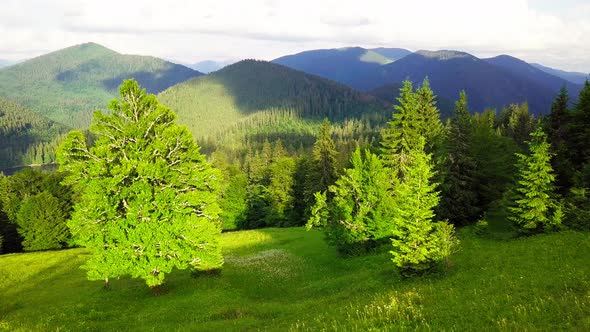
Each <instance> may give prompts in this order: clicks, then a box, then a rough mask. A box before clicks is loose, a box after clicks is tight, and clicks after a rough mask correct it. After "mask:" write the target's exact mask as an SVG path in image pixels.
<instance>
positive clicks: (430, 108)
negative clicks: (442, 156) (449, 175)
mask: <svg viewBox="0 0 590 332" xmlns="http://www.w3.org/2000/svg"><path fill="white" fill-rule="evenodd" d="M398 102H399V105H395V106H394V108H395V112H394V114H393V119H392V120H391V121H389V122H388V123H387V128H386V129H385V130H383V132H382V134H381V135H382V140H381V157H382V159H383V163H384V164H385V165H386V166H387V167H390V168H391V169H392V170H393V173H392V180H391V181H394V182H395V181H396V179H399V181H403V179H404V176H405V173H406V172H407V167H408V163H409V152H410V151H411V150H413V149H416V148H417V147H418V146H419V143H418V142H419V140H420V137H424V138H425V139H426V143H425V144H426V150H427V151H428V152H429V153H431V152H434V151H436V152H437V153H438V152H439V150H440V149H441V146H440V145H441V143H442V141H441V138H442V134H443V126H442V123H441V121H440V117H439V112H438V109H437V108H436V102H435V96H434V93H433V92H432V90H431V89H430V84H429V83H428V80H427V79H425V80H424V82H423V83H422V87H420V88H418V89H417V90H416V91H415V92H414V89H413V87H412V83H411V82H409V81H404V83H403V86H402V87H401V89H400V96H399V97H398ZM438 156H439V154H437V158H436V160H437V162H439V161H440V160H439V158H438Z"/></svg>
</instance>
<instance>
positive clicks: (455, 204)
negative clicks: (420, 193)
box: [439, 91, 479, 226]
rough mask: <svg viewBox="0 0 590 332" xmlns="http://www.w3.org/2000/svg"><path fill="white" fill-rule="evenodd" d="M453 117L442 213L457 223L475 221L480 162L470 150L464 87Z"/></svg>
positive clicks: (469, 124)
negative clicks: (477, 174) (477, 175)
mask: <svg viewBox="0 0 590 332" xmlns="http://www.w3.org/2000/svg"><path fill="white" fill-rule="evenodd" d="M454 115H455V116H454V117H453V119H451V120H450V130H449V136H448V143H447V149H448V158H447V162H446V168H447V176H446V178H445V183H444V185H443V186H442V188H441V189H442V200H441V204H440V205H441V207H440V210H439V211H440V213H439V214H440V217H441V218H442V219H448V220H449V221H451V222H452V223H453V224H454V225H456V226H463V225H467V224H468V223H470V222H472V221H473V220H474V219H475V218H476V217H477V214H478V212H479V209H478V208H477V187H476V186H477V184H476V171H477V165H476V163H475V160H474V159H473V157H472V156H471V154H470V152H471V151H470V150H471V144H472V140H473V137H472V125H471V114H470V113H469V109H468V107H467V95H466V93H465V91H461V93H460V95H459V100H458V101H457V102H456V103H455V111H454Z"/></svg>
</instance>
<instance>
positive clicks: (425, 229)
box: [391, 138, 457, 274]
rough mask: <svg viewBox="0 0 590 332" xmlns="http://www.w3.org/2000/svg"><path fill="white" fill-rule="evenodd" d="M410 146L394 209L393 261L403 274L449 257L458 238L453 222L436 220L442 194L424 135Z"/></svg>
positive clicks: (416, 270)
mask: <svg viewBox="0 0 590 332" xmlns="http://www.w3.org/2000/svg"><path fill="white" fill-rule="evenodd" d="M418 142H419V145H418V147H417V148H415V149H412V150H410V153H409V158H410V163H409V167H408V171H407V174H406V177H405V180H404V181H402V182H401V183H400V184H398V186H397V187H396V196H395V199H394V200H395V201H394V205H393V206H394V213H393V220H392V221H393V238H392V240H391V241H392V245H393V250H392V251H391V254H392V255H393V259H392V260H393V262H394V263H395V264H396V266H397V267H399V268H400V269H401V270H402V273H403V274H416V273H418V274H419V273H422V272H423V271H426V270H429V269H431V268H432V267H434V266H435V265H436V264H437V263H439V262H441V261H442V260H444V259H446V258H447V257H448V256H449V255H450V254H451V253H452V250H453V248H454V247H455V246H456V244H457V242H456V240H455V239H454V237H453V226H452V225H449V224H447V223H445V222H439V223H434V222H433V218H434V209H435V208H436V206H437V205H438V203H439V200H440V194H439V192H438V191H436V186H437V184H436V183H432V182H431V179H432V177H433V176H434V174H433V171H432V167H433V166H432V164H431V155H430V154H427V153H425V152H424V148H423V146H424V139H423V138H421V139H420V140H419V141H418Z"/></svg>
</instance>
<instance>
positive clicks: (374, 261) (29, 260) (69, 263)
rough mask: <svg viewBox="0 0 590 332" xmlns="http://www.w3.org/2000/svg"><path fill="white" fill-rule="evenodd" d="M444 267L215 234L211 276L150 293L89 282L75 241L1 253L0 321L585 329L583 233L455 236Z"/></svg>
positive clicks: (1, 324) (128, 282)
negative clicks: (220, 264)
mask: <svg viewBox="0 0 590 332" xmlns="http://www.w3.org/2000/svg"><path fill="white" fill-rule="evenodd" d="M458 236H459V238H460V240H461V250H460V251H459V252H458V253H457V254H455V255H454V256H453V257H452V260H451V261H450V262H449V263H448V268H447V270H446V272H444V273H438V274H432V275H429V276H426V277H421V278H413V279H403V278H401V277H400V276H399V274H398V273H397V272H396V271H395V270H394V267H393V264H392V263H391V261H390V257H389V254H388V253H387V250H388V248H383V249H382V250H380V251H377V252H374V253H371V254H368V255H365V256H358V257H351V258H343V257H339V256H338V255H337V254H336V252H335V251H334V249H333V248H331V247H329V246H327V245H326V244H325V243H324V241H323V239H322V234H321V232H319V231H313V230H312V231H309V232H308V231H306V230H305V229H303V228H287V229H262V230H253V231H240V232H230V233H224V234H223V243H224V256H225V265H224V268H223V271H222V273H221V275H217V276H215V275H201V276H198V277H191V275H190V273H189V272H188V271H175V272H174V273H172V274H171V275H169V276H168V279H167V285H166V290H165V292H164V293H163V294H160V295H158V296H156V295H154V294H152V292H151V291H150V290H149V289H148V288H147V286H145V284H144V283H143V281H141V280H134V279H129V278H121V279H120V280H114V281H113V282H112V288H111V289H110V290H104V289H103V288H102V282H99V281H88V280H86V277H85V271H84V270H81V269H80V268H79V266H80V265H81V264H82V263H83V262H84V261H85V259H86V258H87V252H86V251H85V250H84V249H71V250H62V251H48V252H36V253H26V254H10V255H4V256H0V331H247V330H268V331H318V330H327V331H371V330H374V331H388V330H390V331H399V330H432V331H444V330H446V331H451V330H457V331H468V330H471V331H474V330H477V331H482V330H491V331H493V330H509V331H538V330H544V331H555V330H578V331H580V330H590V278H589V277H588V276H590V264H588V263H589V262H590V234H588V233H578V232H562V233H555V234H548V235H538V236H534V237H529V238H521V239H511V240H499V239H492V238H482V237H478V236H476V235H475V234H474V231H473V229H471V228H465V229H462V230H460V232H459V234H458Z"/></svg>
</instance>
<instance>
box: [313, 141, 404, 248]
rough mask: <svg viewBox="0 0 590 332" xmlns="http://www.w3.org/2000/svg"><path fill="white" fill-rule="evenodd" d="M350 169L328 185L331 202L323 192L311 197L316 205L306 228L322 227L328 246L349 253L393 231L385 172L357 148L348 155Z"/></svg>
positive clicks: (376, 160)
mask: <svg viewBox="0 0 590 332" xmlns="http://www.w3.org/2000/svg"><path fill="white" fill-rule="evenodd" d="M351 164H352V167H351V168H348V169H346V170H344V174H343V175H342V176H341V177H340V178H339V179H338V180H337V181H336V183H335V184H334V185H332V186H330V189H329V190H330V192H331V193H332V197H333V198H332V199H328V198H327V196H326V193H325V192H317V193H316V194H315V198H316V204H315V205H314V206H313V207H312V209H311V210H312V214H311V217H310V219H309V221H308V224H307V226H308V228H309V227H312V226H320V227H323V228H324V231H325V233H326V237H327V240H328V242H329V243H331V244H334V245H336V246H337V248H338V249H339V251H340V252H342V253H346V254H350V253H354V252H355V251H356V250H359V249H364V248H366V247H367V246H371V245H373V244H375V242H376V241H378V240H381V239H386V238H389V237H390V236H391V234H392V232H393V230H392V227H393V224H392V222H391V220H392V207H393V206H394V205H393V201H392V196H391V193H390V184H389V181H387V179H388V177H389V174H388V173H389V171H388V169H386V168H384V167H383V165H382V163H381V161H380V160H379V158H378V157H377V156H376V155H375V154H373V153H371V152H370V151H369V150H365V153H364V158H363V156H362V154H361V150H360V148H357V150H356V151H355V152H354V153H353V154H352V156H351Z"/></svg>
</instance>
